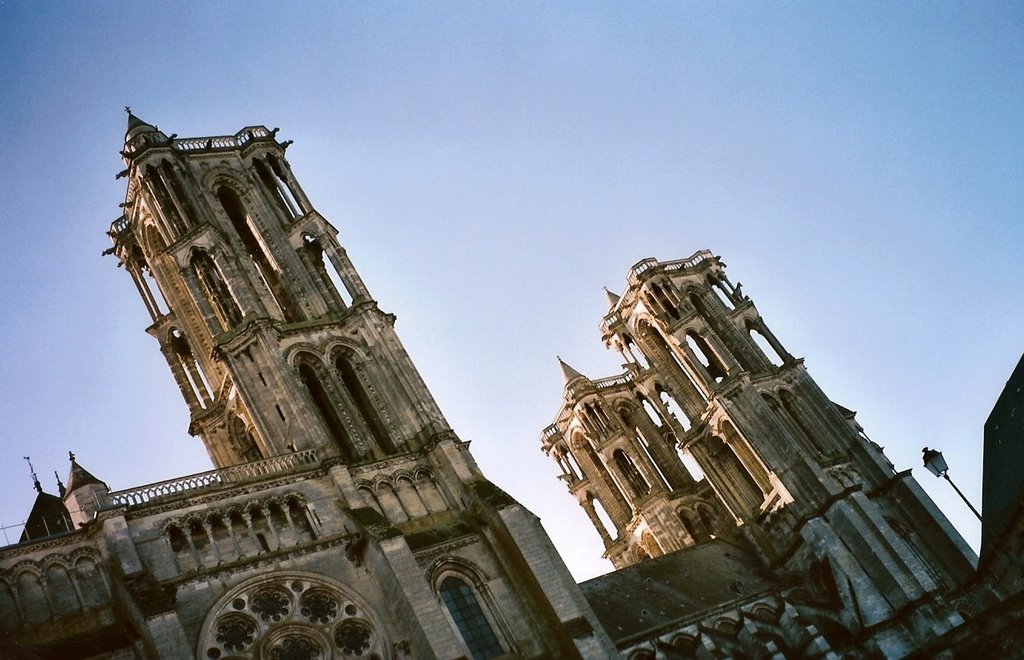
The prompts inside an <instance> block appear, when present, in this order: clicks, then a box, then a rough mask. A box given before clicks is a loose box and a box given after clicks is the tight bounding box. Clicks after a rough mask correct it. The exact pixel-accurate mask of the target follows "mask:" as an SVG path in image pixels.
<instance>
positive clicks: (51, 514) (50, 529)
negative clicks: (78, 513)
mask: <svg viewBox="0 0 1024 660" xmlns="http://www.w3.org/2000/svg"><path fill="white" fill-rule="evenodd" d="M71 531H74V528H73V526H72V524H71V516H70V515H68V510H67V508H66V507H65V506H64V502H63V501H62V500H61V499H60V498H59V497H57V496H56V495H50V494H49V493H43V492H40V493H39V495H37V496H36V501H35V503H34V504H33V505H32V512H31V513H29V514H28V520H27V521H26V522H25V529H24V530H23V531H22V532H21V538H20V539H18V543H24V542H25V541H35V540H36V539H44V538H46V537H47V536H53V535H55V534H63V533H64V532H71Z"/></svg>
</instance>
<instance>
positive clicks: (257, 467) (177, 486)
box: [110, 449, 319, 506]
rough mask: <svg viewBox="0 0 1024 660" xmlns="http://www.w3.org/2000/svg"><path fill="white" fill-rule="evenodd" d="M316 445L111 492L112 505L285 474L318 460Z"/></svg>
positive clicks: (165, 497) (172, 495)
mask: <svg viewBox="0 0 1024 660" xmlns="http://www.w3.org/2000/svg"><path fill="white" fill-rule="evenodd" d="M318 460H319V459H318V457H317V452H316V450H315V449H306V450H303V451H298V452H295V453H292V454H284V455H282V456H273V457H271V458H266V459H264V460H262V461H254V462H252V463H243V464H241V465H233V466H231V467H227V468H223V469H220V470H211V471H209V472H200V473H199V474H191V475H188V476H186V477H180V478H178V479H170V480H168V481H160V482H157V483H155V484H147V485H145V486H138V487H136V488H129V489H126V490H120V491H116V492H113V493H111V494H110V501H111V506H134V505H139V504H146V503H148V502H153V501H155V500H162V499H167V498H170V497H175V496H177V495H182V494H192V493H195V492H198V491H201V490H209V489H213V488H218V487H223V486H229V485H232V484H237V483H244V482H246V481H253V480H257V479H261V478H263V477H265V476H268V475H273V474H281V473H284V472H289V471H292V470H294V469H296V468H299V467H302V466H306V465H313V464H316V463H317V462H318Z"/></svg>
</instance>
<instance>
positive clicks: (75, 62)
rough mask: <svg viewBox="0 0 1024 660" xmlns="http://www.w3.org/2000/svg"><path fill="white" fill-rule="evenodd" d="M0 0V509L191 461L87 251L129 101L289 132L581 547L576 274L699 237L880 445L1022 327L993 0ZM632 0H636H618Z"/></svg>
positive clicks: (958, 434) (959, 511)
mask: <svg viewBox="0 0 1024 660" xmlns="http://www.w3.org/2000/svg"><path fill="white" fill-rule="evenodd" d="M296 4H297V3H269V2H266V3H241V2H222V3H122V2H118V3H89V4H84V3H69V2H51V3H32V2H10V1H6V2H0V62H2V65H0V153H2V154H3V158H2V159H0V182H2V185H0V214H2V215H0V217H2V221H3V228H4V232H5V236H6V251H5V256H4V257H3V258H2V259H0V269H2V277H0V309H2V310H3V312H2V317H0V340H2V344H0V346H2V348H0V439H2V442H3V445H2V446H3V447H4V451H3V452H2V454H0V474H2V475H4V476H3V479H2V480H0V524H5V525H8V524H14V523H17V522H19V521H20V520H22V519H23V518H24V516H25V515H27V512H28V510H29V507H30V506H31V502H32V499H33V495H34V492H33V490H32V485H31V481H30V478H29V476H28V471H27V466H26V465H25V462H24V460H22V456H31V457H32V459H33V462H34V463H35V466H36V469H37V471H38V472H39V473H40V476H41V477H42V480H43V482H44V484H45V485H46V486H47V487H48V488H49V489H50V490H52V489H53V486H52V484H53V477H52V471H53V470H54V469H56V470H58V471H59V472H60V473H61V476H62V477H63V476H65V475H66V473H67V466H68V464H67V458H66V452H67V451H68V450H69V449H70V450H74V451H75V452H76V454H77V455H78V457H79V459H80V461H81V463H82V464H83V465H84V466H86V467H87V468H88V469H89V470H91V471H92V472H93V473H94V474H96V475H97V476H98V477H100V478H101V479H104V480H106V481H107V483H109V484H110V486H111V487H112V488H114V489H118V488H125V487H128V486H132V485H139V484H143V483H149V482H154V481H159V480H162V479H166V478H171V477H174V476H179V475H183V474H188V473H192V472H199V471H202V470H205V469H208V467H209V462H208V460H207V459H206V457H205V453H204V451H203V450H202V448H201V445H200V443H199V441H198V440H196V439H193V438H190V437H189V436H188V434H187V432H186V428H187V413H186V409H185V406H184V403H183V402H182V400H181V397H180V394H179V393H178V391H177V389H176V388H175V386H174V384H173V381H172V379H171V376H170V373H169V372H168V371H167V368H166V365H165V363H164V362H163V359H162V357H161V356H160V353H159V351H158V350H157V346H156V342H155V341H154V340H153V339H152V338H150V337H149V336H148V335H146V333H145V332H144V328H145V326H146V325H147V317H146V313H145V310H144V308H143V305H142V302H141V300H139V299H138V296H137V294H136V293H135V291H134V287H133V285H132V283H131V281H130V278H129V277H128V276H127V274H126V273H124V272H123V271H121V270H119V269H118V268H116V263H115V261H114V259H113V258H110V257H106V258H103V257H100V252H101V251H102V250H103V249H105V248H106V247H107V246H108V245H109V242H108V239H107V238H106V236H105V235H104V233H105V231H106V229H107V227H108V226H109V223H110V222H111V221H112V220H113V219H114V218H116V217H117V216H118V214H119V210H118V208H117V204H118V203H119V202H121V201H123V196H124V182H123V180H122V181H115V180H114V175H115V173H117V172H118V171H119V170H120V169H122V167H123V165H122V163H121V162H120V159H119V156H118V153H117V152H118V151H119V149H120V147H121V139H122V136H123V134H124V126H125V117H124V113H123V110H122V106H124V105H126V104H127V105H131V106H132V107H133V108H134V110H135V111H136V113H137V114H138V115H139V116H140V117H142V118H144V119H146V120H147V121H149V122H152V123H155V124H157V125H159V126H160V128H162V129H163V130H164V131H165V132H167V133H172V132H173V133H178V134H180V135H182V136H201V135H220V134H231V133H234V132H235V131H237V130H239V129H240V128H242V127H243V126H246V125H251V124H266V125H267V126H270V127H274V126H279V127H280V128H281V133H280V136H281V137H282V138H284V139H292V140H295V144H294V145H293V146H292V147H291V148H290V149H289V159H290V161H291V163H292V166H293V169H294V171H295V172H296V174H297V176H298V178H299V181H300V182H301V183H302V184H303V186H304V188H305V189H306V192H307V193H308V194H309V196H310V198H311V199H312V201H313V203H314V205H316V206H317V208H318V209H319V210H320V211H321V212H322V213H323V214H324V215H325V216H326V217H327V218H329V219H330V220H331V221H332V222H333V223H334V224H335V226H337V227H338V229H339V230H340V235H341V239H342V241H343V243H344V244H345V245H346V247H347V248H348V250H349V254H350V255H351V256H352V258H353V260H354V261H355V264H356V267H357V268H358V269H359V270H360V273H361V274H362V276H363V278H364V279H365V281H366V282H367V284H368V286H369V287H370V290H371V292H372V293H373V294H374V296H375V297H376V298H377V300H378V301H379V302H380V304H381V306H382V308H384V309H385V310H388V311H393V312H395V313H396V314H397V315H398V325H397V329H398V332H399V335H400V336H401V337H402V339H403V341H404V342H405V344H406V346H407V348H408V349H409V352H410V354H411V355H412V358H413V360H414V361H415V362H416V364H417V365H418V367H419V368H420V370H421V371H422V373H423V375H424V378H425V379H426V381H427V384H428V385H429V386H430V387H431V389H432V391H433V392H434V394H435V396H436V397H437V399H438V400H439V403H440V404H441V407H442V409H443V410H444V411H445V412H446V414H447V416H448V419H449V421H450V422H451V424H452V426H453V427H454V428H455V429H456V431H457V432H459V433H460V435H461V436H462V437H463V438H465V439H469V440H472V441H473V445H472V446H473V451H474V454H475V455H476V457H477V459H478V461H479V463H480V464H481V466H482V468H483V469H484V471H485V472H486V474H487V475H488V476H489V477H490V478H491V479H492V480H494V481H495V482H497V483H498V484H499V485H501V486H502V487H504V488H505V489H506V490H508V491H509V492H510V493H512V494H513V495H514V496H515V497H517V498H518V499H520V500H521V501H522V502H523V503H524V504H526V505H527V506H528V507H529V508H530V509H531V510H533V511H534V512H535V513H537V514H538V515H539V516H540V517H541V518H542V520H543V522H544V524H545V527H546V528H547V529H548V531H549V533H550V534H551V535H552V537H553V539H554V541H555V543H556V545H557V546H558V548H559V549H560V551H561V552H562V553H563V556H564V557H565V558H566V560H567V562H568V564H569V565H570V568H571V569H572V570H573V572H574V573H575V574H576V575H577V577H579V578H585V577H589V576H591V575H594V574H597V573H600V572H603V571H605V570H609V569H610V565H608V564H606V563H604V562H602V561H601V560H600V559H598V557H599V555H600V552H601V550H600V543H599V540H598V537H597V534H596V532H594V531H593V530H592V529H591V528H590V527H589V523H588V522H587V519H586V516H585V515H584V514H583V512H582V510H580V509H579V508H578V507H577V506H576V504H575V503H574V502H573V500H572V498H571V497H570V496H569V495H568V494H567V493H566V492H565V490H564V486H563V484H562V483H561V482H559V481H558V480H557V479H556V478H555V475H556V473H557V469H556V466H555V464H554V463H553V462H551V461H549V460H547V459H546V458H545V457H544V456H543V455H542V454H541V453H540V451H539V442H538V436H539V433H540V431H541V429H542V428H543V427H544V426H546V425H547V424H548V423H549V422H550V421H551V419H552V417H553V416H554V413H555V411H556V410H557V408H558V405H559V402H560V397H561V380H560V375H559V370H558V365H557V362H556V360H555V355H556V354H557V355H561V356H562V357H563V358H565V359H566V360H567V361H568V362H569V363H570V364H572V365H573V366H574V367H576V368H577V369H578V370H580V371H582V372H583V373H585V374H587V375H589V376H592V377H595V378H596V377H599V376H605V375H610V374H612V373H616V372H617V371H618V368H619V365H618V362H619V361H618V359H617V356H616V355H615V354H614V353H612V352H610V351H606V350H605V349H604V347H603V345H602V344H601V341H600V337H599V333H598V330H597V326H598V323H599V322H600V320H601V317H602V315H603V313H604V309H605V301H604V296H603V292H602V290H601V288H602V287H603V286H607V287H609V288H610V289H612V290H613V291H617V290H621V289H622V288H623V286H624V280H625V274H626V271H627V270H628V268H629V266H631V265H632V264H633V263H635V262H637V261H639V260H640V259H642V258H644V257H648V256H654V257H657V258H659V259H661V260H671V259H676V258H684V257H687V256H689V255H690V254H692V253H693V252H695V251H696V250H698V249H701V248H709V249H712V250H713V251H714V252H715V253H716V254H720V255H721V256H722V257H723V259H724V260H725V262H726V263H727V264H729V271H728V272H729V274H730V277H731V278H732V279H733V281H737V280H739V281H741V282H743V284H744V291H745V292H746V293H748V294H749V295H750V296H751V297H752V298H753V299H754V301H755V303H756V304H757V305H758V308H759V309H760V311H761V312H762V314H763V315H764V317H765V319H766V321H767V323H768V325H769V327H771V328H772V330H773V331H774V333H775V334H776V335H777V336H778V337H779V338H780V339H781V341H782V342H783V343H784V344H785V345H786V347H787V348H788V349H789V350H790V352H792V353H794V354H796V355H799V356H803V357H805V358H806V364H807V366H808V368H809V369H810V371H811V373H812V375H814V376H815V377H816V378H817V380H818V382H819V384H820V385H821V386H822V388H823V389H824V390H825V392H826V393H827V394H829V395H830V396H831V397H832V398H833V399H834V400H836V401H838V402H840V403H842V404H843V405H845V406H847V407H849V408H852V409H855V410H857V411H859V415H858V418H859V419H860V421H861V423H862V424H863V426H864V427H865V429H866V431H867V433H868V435H869V436H870V437H872V438H873V439H874V440H876V441H877V442H879V443H880V444H881V445H883V446H885V447H886V451H887V454H888V455H889V457H890V459H891V460H892V461H893V462H894V463H895V465H896V467H897V469H907V468H915V470H914V473H915V475H917V477H918V478H919V480H920V481H921V483H922V485H923V486H924V487H925V488H926V490H928V492H929V493H931V494H932V495H933V496H934V497H935V499H936V501H937V502H938V503H939V504H940V506H941V507H942V508H943V510H944V511H946V512H947V514H948V515H949V516H950V517H951V519H952V520H953V521H954V523H955V524H956V525H957V526H958V527H959V528H960V529H961V530H962V531H963V532H964V534H965V535H966V536H967V538H968V540H969V541H970V542H971V543H972V544H976V543H977V538H978V526H977V524H976V522H975V521H973V520H972V519H971V514H970V512H969V511H968V510H967V509H966V508H965V507H964V506H963V505H962V503H960V502H959V501H958V500H957V499H956V496H955V494H953V493H952V492H951V490H950V489H949V488H948V485H947V484H944V483H942V482H941V481H940V480H938V479H935V478H933V477H931V475H929V474H927V473H926V472H925V471H924V470H923V469H921V468H919V467H918V466H919V465H920V458H919V457H920V450H921V447H923V446H924V445H929V446H935V447H938V448H940V449H942V450H943V451H944V452H945V454H946V456H947V459H948V460H949V462H950V464H951V466H952V469H951V476H952V477H953V478H954V480H955V481H957V483H958V484H959V485H960V486H961V487H962V488H963V489H964V491H965V492H966V493H967V495H968V496H969V497H971V498H972V499H973V500H974V502H975V503H976V504H980V483H981V476H980V464H981V463H980V459H981V426H982V423H983V421H984V419H985V417H986V416H987V414H988V411H989V410H990V409H991V407H992V405H993V403H994V401H995V398H996V396H997V394H998V392H999V391H1000V389H1001V388H1002V385H1003V383H1004V382H1005V380H1006V378H1007V377H1008V376H1009V374H1010V371H1011V370H1012V368H1013V365H1014V364H1015V363H1016V361H1017V360H1018V359H1019V357H1020V355H1021V352H1022V351H1024V336H1022V333H1021V328H1022V327H1024V323H1022V320H1024V306H1022V305H1021V293H1020V286H1019V285H1020V283H1021V282H1022V281H1024V259H1022V257H1021V255H1022V247H1024V229H1022V222H1021V211H1022V209H1024V149H1022V147H1024V139H1022V138H1024V135H1022V133H1024V122H1022V121H1021V110H1020V109H1021V108H1022V107H1024V61H1022V60H1024V43H1022V39H1024V5H1021V4H1020V3H994V2H993V3H977V2H966V3H952V2H928V3H911V2H902V3H868V2H830V3H810V2H787V3H782V2H775V3H730V2H716V3H706V4H704V3H644V4H639V3H629V4H626V3H623V4H605V3H591V2H587V3H567V2H557V3H556V2H552V3H529V2H521V3H512V2H508V3H497V2H484V3H471V2H467V3H454V2H445V3H434V4H429V5H428V4H427V3H366V4H348V3H306V4H301V5H298V6H296ZM637 5H639V6H637Z"/></svg>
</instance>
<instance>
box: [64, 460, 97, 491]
mask: <svg viewBox="0 0 1024 660" xmlns="http://www.w3.org/2000/svg"><path fill="white" fill-rule="evenodd" d="M68 458H69V459H70V460H71V472H70V473H68V485H67V492H68V493H70V492H72V491H74V490H75V489H77V488H81V487H82V486H87V485H89V484H102V485H104V486H105V485H106V484H104V483H103V482H102V481H100V480H99V479H97V478H96V477H94V476H93V475H92V474H90V473H89V471H88V470H86V469H85V468H84V467H82V466H81V465H79V464H78V461H76V460H75V455H74V454H72V453H71V452H68Z"/></svg>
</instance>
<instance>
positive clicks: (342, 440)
mask: <svg viewBox="0 0 1024 660" xmlns="http://www.w3.org/2000/svg"><path fill="white" fill-rule="evenodd" d="M299 379H300V380H301V381H302V384H303V385H305V386H306V389H307V390H308V391H309V396H310V398H311V399H312V400H313V405H314V406H315V407H316V410H317V412H318V413H320V418H321V420H323V423H324V427H325V428H326V429H327V432H328V434H329V435H330V437H331V438H332V439H333V440H334V444H335V445H336V446H337V447H338V450H339V451H340V452H341V456H342V458H344V459H345V460H351V459H352V458H354V454H355V452H354V451H353V448H352V440H351V439H350V438H349V436H348V432H347V431H346V430H345V424H344V422H342V421H341V418H340V417H339V416H338V411H337V410H335V408H334V405H333V404H332V403H331V399H330V397H329V396H328V395H327V391H326V390H325V389H324V386H323V383H321V382H320V378H319V377H318V375H317V373H316V370H315V369H313V367H311V366H310V365H308V364H305V363H303V364H301V365H299Z"/></svg>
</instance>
